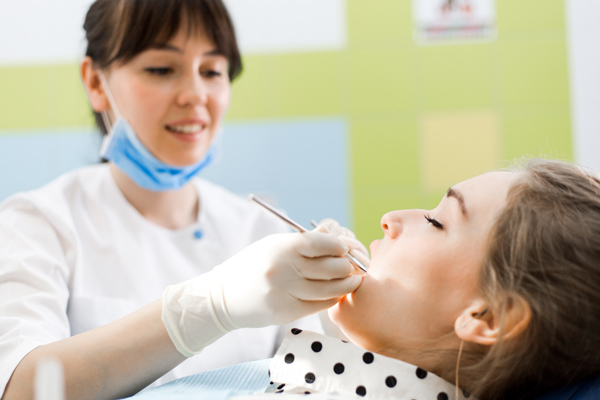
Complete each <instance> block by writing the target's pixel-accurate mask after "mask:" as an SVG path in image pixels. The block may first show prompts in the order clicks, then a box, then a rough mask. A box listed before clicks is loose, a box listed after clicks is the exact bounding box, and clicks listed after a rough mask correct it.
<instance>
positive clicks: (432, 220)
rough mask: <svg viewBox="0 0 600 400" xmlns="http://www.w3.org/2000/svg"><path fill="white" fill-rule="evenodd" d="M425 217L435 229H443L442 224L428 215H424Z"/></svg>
mask: <svg viewBox="0 0 600 400" xmlns="http://www.w3.org/2000/svg"><path fill="white" fill-rule="evenodd" d="M425 219H426V220H427V222H429V223H430V224H431V225H433V226H435V227H436V228H437V229H440V230H444V225H442V224H441V223H440V222H439V221H438V220H436V219H433V218H431V217H430V216H429V215H425Z"/></svg>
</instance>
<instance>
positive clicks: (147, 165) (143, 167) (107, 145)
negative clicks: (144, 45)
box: [100, 72, 216, 192]
mask: <svg viewBox="0 0 600 400" xmlns="http://www.w3.org/2000/svg"><path fill="white" fill-rule="evenodd" d="M100 79H101V80H102V83H103V84H104V87H105V88H106V93H107V95H108V96H107V97H108V99H109V102H110V104H111V106H112V108H113V110H114V112H115V115H116V117H117V121H116V122H115V124H113V125H112V127H111V124H110V121H109V119H108V116H107V115H106V112H103V113H102V118H103V120H104V125H105V126H106V127H107V129H109V127H110V130H109V132H108V134H107V135H106V136H105V137H104V140H103V142H102V147H101V148H100V157H103V158H104V159H106V160H109V161H111V162H113V163H115V165H117V167H119V169H120V170H121V171H123V172H124V173H125V174H126V175H127V176H128V177H129V178H130V179H131V180H132V181H134V182H135V183H136V184H137V185H138V186H139V187H141V188H144V189H147V190H152V191H154V192H164V191H166V190H178V189H181V188H182V187H183V186H185V185H186V184H187V183H188V182H189V181H190V179H192V178H193V177H194V176H195V175H196V174H198V173H199V172H200V171H201V170H202V169H204V168H205V167H207V166H208V165H210V164H211V163H212V162H213V161H214V160H215V154H216V148H215V145H211V147H210V148H209V149H208V151H207V153H206V155H205V156H204V157H203V158H202V159H201V160H200V161H198V162H197V163H195V164H192V165H187V166H184V167H177V166H173V165H169V164H165V163H163V162H162V161H160V160H159V159H157V158H156V157H155V156H154V155H153V154H152V153H151V152H150V151H149V150H148V149H147V148H146V146H144V144H143V143H142V142H141V141H140V140H139V138H138V136H137V135H136V133H135V131H134V130H133V128H132V127H131V125H130V124H129V122H127V120H125V119H124V118H123V117H121V115H120V113H119V110H118V108H117V104H116V102H115V100H114V98H113V96H112V93H111V92H110V88H109V87H108V84H107V82H106V79H105V78H104V75H103V74H102V72H100Z"/></svg>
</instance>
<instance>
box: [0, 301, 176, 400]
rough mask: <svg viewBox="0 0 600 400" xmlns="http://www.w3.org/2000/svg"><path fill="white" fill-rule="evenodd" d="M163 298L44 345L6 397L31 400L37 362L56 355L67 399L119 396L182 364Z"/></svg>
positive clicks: (21, 366) (32, 355) (26, 362)
mask: <svg viewBox="0 0 600 400" xmlns="http://www.w3.org/2000/svg"><path fill="white" fill-rule="evenodd" d="M161 313H162V306H161V301H160V300H158V301H155V302H153V303H151V304H149V305H147V306H146V307H144V308H142V309H140V310H138V311H136V312H134V313H132V314H130V315H128V316H126V317H124V318H121V319H119V320H117V321H115V322H113V323H110V324H108V325H105V326H103V327H100V328H97V329H93V330H91V331H88V332H85V333H82V334H80V335H76V336H73V337H70V338H67V339H63V340H59V341H57V342H54V343H51V344H47V345H44V346H40V347H38V348H36V349H34V350H33V351H31V352H30V353H29V354H28V355H27V356H25V358H23V360H22V361H21V363H20V364H19V365H18V366H17V368H16V369H15V371H14V373H13V375H12V377H11V379H10V381H9V383H8V385H7V387H6V390H5V392H4V396H3V397H2V400H11V399H33V396H34V388H33V385H32V382H33V381H34V374H35V366H36V364H37V361H38V360H40V359H41V358H44V357H48V356H53V357H55V358H57V359H59V360H60V361H61V362H62V364H63V368H64V374H65V384H66V386H65V394H66V398H67V399H83V398H85V399H115V398H122V397H127V396H131V395H133V394H135V393H136V392H138V391H140V390H141V389H143V388H144V387H146V386H147V385H149V384H150V383H152V382H153V381H155V380H156V379H158V378H160V377H161V376H162V375H164V374H165V373H167V372H168V371H170V370H171V369H173V368H174V367H176V366H177V365H178V364H180V363H181V362H183V361H184V360H185V359H186V357H184V356H183V355H181V353H179V352H178V351H177V349H176V348H175V346H174V345H173V342H172V341H171V339H170V338H169V335H168V334H167V330H166V329H165V327H164V324H163V322H162V320H161Z"/></svg>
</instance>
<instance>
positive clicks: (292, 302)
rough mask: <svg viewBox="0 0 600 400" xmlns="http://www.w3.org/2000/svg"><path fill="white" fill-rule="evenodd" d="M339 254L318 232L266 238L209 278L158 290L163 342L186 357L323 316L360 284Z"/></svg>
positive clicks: (335, 243) (330, 238) (341, 247)
mask: <svg viewBox="0 0 600 400" xmlns="http://www.w3.org/2000/svg"><path fill="white" fill-rule="evenodd" d="M321 230H323V229H321ZM347 251H348V247H347V246H346V245H345V244H344V243H343V242H342V241H341V240H340V239H338V238H337V237H336V236H334V235H331V234H327V233H323V232H322V231H319V229H316V230H314V231H311V232H305V233H287V234H278V235H271V236H267V237H265V238H263V239H262V240H259V241H258V242H255V243H254V244H252V245H250V246H248V247H247V248H246V249H244V250H242V251H241V252H239V253H238V254H237V255H235V256H233V257H232V258H230V259H229V260H227V261H225V262H224V263H223V264H221V265H219V266H217V267H216V268H215V269H214V270H213V271H211V272H209V273H206V274H203V275H200V276H198V277H196V278H193V279H191V280H189V281H185V282H183V283H180V284H178V285H173V286H169V287H168V288H167V289H166V290H165V292H164V293H163V297H162V299H163V302H162V305H163V310H162V317H163V322H164V324H165V327H166V328H167V331H168V333H169V336H170V337H171V340H172V341H173V343H174V344H175V346H176V347H177V349H178V350H179V352H181V353H182V354H183V355H185V356H188V357H190V356H192V355H194V354H198V353H199V352H200V351H202V349H203V348H204V347H206V346H207V345H208V344H210V343H212V342H214V341H215V340H217V339H218V338H219V337H221V336H223V335H224V334H225V333H227V332H229V331H231V330H233V329H237V328H244V327H248V328H250V327H252V328H257V327H264V326H268V325H279V324H285V323H289V322H292V321H294V320H296V319H299V318H301V317H305V316H307V315H310V314H314V313H316V312H318V311H321V310H325V309H327V308H329V307H331V306H333V305H334V304H336V303H337V302H338V301H339V300H340V298H341V297H342V296H343V295H345V294H348V293H350V292H352V291H354V290H356V289H357V288H358V286H360V283H361V282H362V278H361V277H360V276H355V275H350V274H351V273H352V271H353V270H354V268H353V267H352V265H351V264H350V262H348V260H347V259H346V258H344V257H343V255H344V254H346V252H347Z"/></svg>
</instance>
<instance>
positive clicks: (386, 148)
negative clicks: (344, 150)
mask: <svg viewBox="0 0 600 400" xmlns="http://www.w3.org/2000/svg"><path fill="white" fill-rule="evenodd" d="M350 122H351V124H350V143H351V148H350V154H351V166H352V167H351V168H352V184H353V185H354V186H356V187H363V186H368V187H372V186H377V185H397V184H414V185H416V184H418V176H419V172H418V171H419V169H418V158H417V157H418V156H417V151H416V148H417V132H416V131H417V128H416V122H415V120H414V118H410V117H408V118H400V117H388V118H383V117H377V118H375V117H374V118H371V119H359V118H356V119H351V120H350ZM365 189H366V190H368V188H365Z"/></svg>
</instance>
